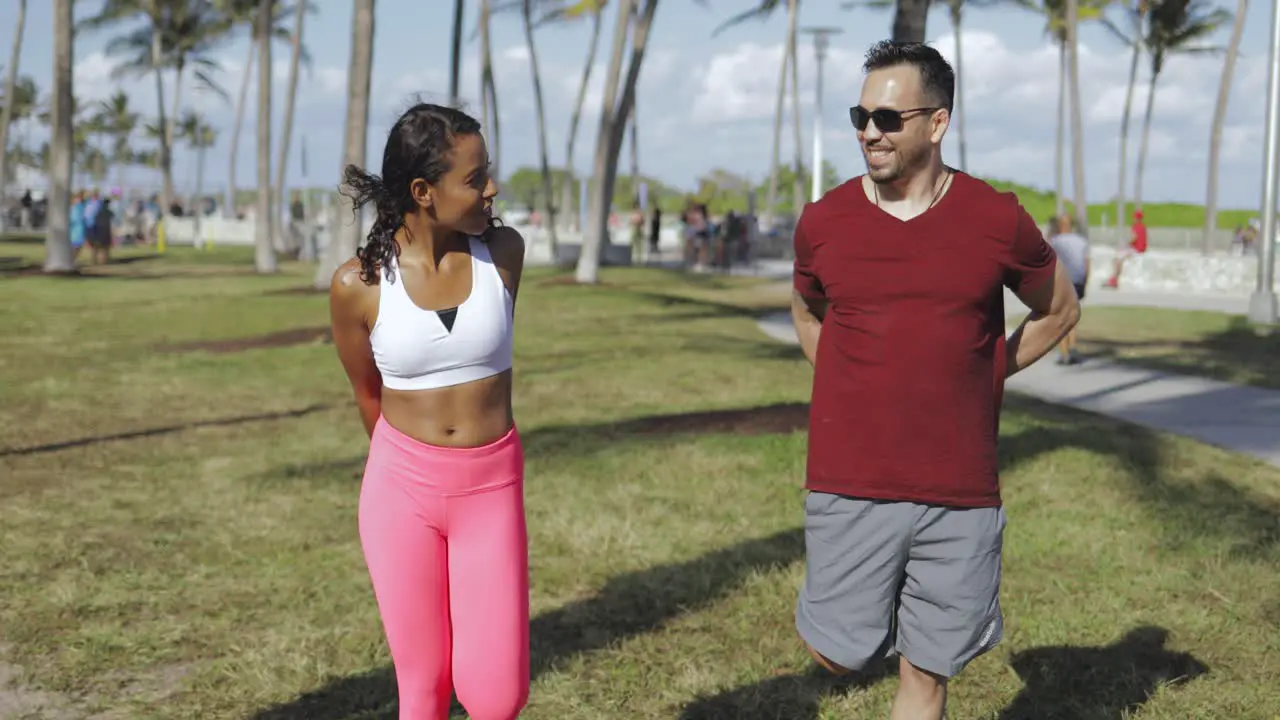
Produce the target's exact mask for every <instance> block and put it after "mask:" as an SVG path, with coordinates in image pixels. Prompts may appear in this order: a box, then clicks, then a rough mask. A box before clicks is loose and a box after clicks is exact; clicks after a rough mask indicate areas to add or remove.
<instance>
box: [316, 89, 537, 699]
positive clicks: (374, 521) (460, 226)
mask: <svg viewBox="0 0 1280 720" xmlns="http://www.w3.org/2000/svg"><path fill="white" fill-rule="evenodd" d="M345 185H346V187H345V188H344V192H345V193H346V194H348V196H350V197H351V198H352V199H353V201H354V203H355V206H356V207H357V208H359V207H361V206H363V205H365V204H366V203H372V204H373V205H374V206H375V207H376V208H377V220H376V221H375V222H374V225H373V229H372V230H371V231H370V233H369V237H368V243H367V244H366V245H365V246H364V247H363V248H361V249H360V250H359V251H358V252H357V253H356V257H355V258H353V259H351V260H349V261H348V262H347V263H346V264H344V265H343V266H342V267H341V268H339V269H338V271H337V273H335V274H334V277H333V281H332V283H331V286H330V292H329V296H330V316H331V323H332V328H333V340H334V345H335V346H336V347H337V351H338V357H339V359H340V360H341V362H342V366H343V368H344V369H345V370H346V373H347V377H348V378H349V379H350V381H351V387H352V389H353V390H354V392H355V400H356V406H357V407H358V408H359V410H360V417H361V419H362V420H363V421H364V426H365V430H366V431H367V432H368V433H369V436H370V443H369V458H368V461H367V463H366V466H365V472H364V479H363V481H362V484H361V490H360V507H359V513H358V515H359V531H360V541H361V546H362V548H363V549H364V556H365V562H366V564H367V565H368V568H369V575H370V579H371V580H372V584H373V592H374V596H375V598H376V601H377V604H378V610H379V612H380V614H381V616H382V625H383V630H384V631H385V633H386V638H387V644H388V646H389V648H390V651H391V657H392V660H393V661H394V663H395V670H396V680H397V683H398V685H399V694H400V720H445V719H446V718H448V716H449V701H450V696H451V693H452V692H456V693H457V696H458V700H459V702H461V703H462V705H463V706H464V707H465V708H466V710H467V712H468V713H469V714H470V716H471V717H472V718H474V720H512V719H513V718H515V717H516V716H517V714H519V712H520V710H521V708H523V707H524V704H525V701H526V699H527V698H528V693H529V577H528V574H529V570H528V568H529V564H528V544H527V538H526V532H525V512H524V453H523V449H522V446H521V444H520V437H519V434H518V433H517V432H516V428H515V423H514V420H513V418H512V412H511V338H512V320H513V309H514V305H515V299H516V294H517V290H518V288H519V284H520V274H521V271H522V269H523V267H524V241H523V239H522V238H521V237H520V234H519V233H518V232H516V231H515V230H513V229H511V228H507V227H501V226H498V225H496V224H495V222H494V219H493V215H492V212H493V199H494V197H495V196H496V195H497V194H498V189H497V186H496V185H495V184H494V181H493V179H492V178H491V177H489V156H488V152H487V150H486V148H485V142H484V138H483V137H481V135H480V124H479V123H477V122H476V121H475V119H474V118H472V117H470V116H469V115H467V114H465V113H463V112H461V111H459V110H455V109H453V108H449V107H442V106H439V105H428V104H421V105H416V106H414V107H413V108H411V109H410V110H409V111H408V112H406V113H405V114H404V115H403V116H401V117H400V119H399V120H398V121H397V122H396V124H395V126H394V127H392V128H391V134H390V137H388V138H387V146H386V150H385V151H384V153H383V157H382V176H381V177H380V178H379V177H376V176H373V175H370V174H368V173H366V172H364V171H362V170H361V169H359V168H357V167H354V166H349V167H348V168H347V170H346V176H345Z"/></svg>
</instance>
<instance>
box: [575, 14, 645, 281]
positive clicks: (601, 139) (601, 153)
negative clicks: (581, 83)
mask: <svg viewBox="0 0 1280 720" xmlns="http://www.w3.org/2000/svg"><path fill="white" fill-rule="evenodd" d="M631 5H632V0H621V2H619V7H618V12H619V18H618V25H617V28H616V31H615V33H614V48H613V58H612V59H611V60H610V63H609V74H608V75H606V77H605V102H604V104H603V107H602V108H601V112H600V133H599V135H597V137H596V156H595V177H596V180H597V181H596V183H595V185H594V187H592V189H591V214H590V217H589V219H588V234H587V235H585V236H584V237H583V239H582V253H581V255H579V257H578V267H577V269H576V271H575V273H574V277H575V278H576V279H577V281H578V282H580V283H595V282H597V281H598V280H599V275H600V247H601V244H602V243H603V241H604V238H605V237H606V235H607V233H608V229H609V208H610V206H611V204H612V201H613V186H614V182H615V181H616V180H617V177H618V151H619V150H620V149H621V148H622V136H623V131H624V130H625V129H626V123H627V117H628V115H629V114H630V112H631V105H632V103H634V102H635V94H636V82H637V80H639V78H640V67H641V65H642V64H643V63H644V52H645V47H646V46H647V45H648V42H649V28H650V27H651V26H652V25H653V16H654V13H655V12H656V11H657V9H658V0H646V1H645V5H644V10H643V11H642V12H640V14H639V18H638V20H637V22H636V28H635V35H634V37H633V40H632V47H631V63H630V65H629V66H628V68H627V77H626V79H625V80H624V81H623V82H622V99H621V101H620V102H618V103H617V105H616V108H615V99H616V96H617V93H618V76H619V75H620V74H621V70H622V67H621V66H622V51H623V49H624V47H625V45H626V42H627V26H628V25H629V24H630V16H631V12H630V9H631Z"/></svg>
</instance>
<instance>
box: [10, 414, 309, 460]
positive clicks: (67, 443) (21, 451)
mask: <svg viewBox="0 0 1280 720" xmlns="http://www.w3.org/2000/svg"><path fill="white" fill-rule="evenodd" d="M327 409H329V406H328V405H308V406H307V407H304V408H299V409H297V410H284V411H281V412H270V413H258V414H255V415H237V416H235V417H229V418H218V419H216V420H197V421H195V422H188V423H178V424H174V425H164V426H161V427H154V428H147V429H144V430H131V431H129V432H122V433H114V434H111V435H94V436H90V437H85V438H77V439H75V440H63V441H60V442H54V443H46V444H44V445H32V446H29V447H20V448H4V449H0V457H8V456H16V455H37V454H40V453H47V452H57V451H59V450H67V449H69V448H75V447H85V446H87V445H97V444H99V443H105V442H113V441H116V440H136V439H138V438H145V437H155V436H157V435H168V434H170V433H176V432H182V431H184V430H193V429H195V428H202V427H220V426H226V425H240V424H243V423H248V422H260V421H263V420H286V419H289V418H297V417H302V416H303V415H310V414H311V413H314V412H319V411H321V410H327Z"/></svg>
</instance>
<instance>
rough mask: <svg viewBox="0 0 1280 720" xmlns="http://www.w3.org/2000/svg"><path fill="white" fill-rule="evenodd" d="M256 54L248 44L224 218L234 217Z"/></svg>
mask: <svg viewBox="0 0 1280 720" xmlns="http://www.w3.org/2000/svg"><path fill="white" fill-rule="evenodd" d="M257 54H258V46H257V45H255V44H254V43H249V59H248V60H246V61H245V63H244V74H243V75H242V76H241V79H240V95H239V97H237V98H236V119H235V124H234V125H232V126H231V157H230V159H229V160H228V162H229V167H228V168H227V200H226V203H227V206H226V207H225V208H223V216H224V217H228V218H230V217H235V214H236V158H238V157H239V155H240V128H241V127H243V126H244V106H245V101H246V100H248V99H249V79H250V78H251V77H253V75H252V72H253V59H254V57H255V56H257Z"/></svg>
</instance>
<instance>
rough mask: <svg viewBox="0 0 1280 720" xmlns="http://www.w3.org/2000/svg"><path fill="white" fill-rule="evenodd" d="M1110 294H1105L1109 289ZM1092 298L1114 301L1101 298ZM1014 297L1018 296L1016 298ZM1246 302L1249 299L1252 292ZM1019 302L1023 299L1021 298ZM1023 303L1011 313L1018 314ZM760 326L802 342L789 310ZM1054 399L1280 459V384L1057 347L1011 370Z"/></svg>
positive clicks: (1170, 300)
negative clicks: (1244, 382)
mask: <svg viewBox="0 0 1280 720" xmlns="http://www.w3.org/2000/svg"><path fill="white" fill-rule="evenodd" d="M1103 297H1107V296H1103ZM1109 299H1111V300H1112V301H1113V302H1117V304H1130V305H1148V306H1156V307H1170V306H1171V305H1172V306H1173V307H1176V308H1179V309H1189V310H1190V309H1196V310H1217V309H1221V310H1222V311H1226V312H1233V311H1234V310H1233V308H1234V307H1235V305H1232V304H1231V303H1232V301H1233V299H1231V298H1211V299H1208V300H1205V299H1203V298H1196V297H1193V296H1192V297H1177V296H1164V297H1161V296H1152V295H1145V296H1144V295H1143V294H1141V293H1123V292H1113V293H1110V294H1109ZM1090 300H1091V298H1087V299H1086V301H1085V303H1086V306H1087V305H1090V304H1094V305H1101V304H1110V303H1107V302H1106V300H1103V299H1102V298H1099V300H1097V301H1093V302H1090ZM1015 302H1016V301H1015ZM1243 302H1244V303H1245V305H1246V306H1247V304H1248V299H1247V298H1244V299H1243ZM1019 305H1020V304H1019ZM1020 314H1021V308H1019V309H1017V310H1013V311H1012V312H1011V315H1015V316H1016V315H1020ZM759 325H760V329H761V330H762V331H764V333H765V334H767V335H769V336H770V337H772V338H775V339H777V340H779V341H781V342H787V343H792V344H794V343H795V342H796V338H795V332H794V328H793V327H792V324H791V317H790V316H789V315H787V314H785V313H779V314H774V315H770V316H767V317H765V318H762V319H760V321H759ZM1005 387H1007V388H1008V389H1009V390H1010V391H1012V392H1019V393H1023V394H1026V395H1030V396H1033V397H1037V398H1040V399H1041V400H1045V401H1048V402H1052V403H1058V404H1062V405H1069V406H1071V407H1076V408H1079V409H1081V410H1088V411H1091V412H1096V413H1100V414H1103V415H1108V416H1110V417H1114V418H1118V419H1121V420H1127V421H1129V422H1133V423H1137V424H1139V425H1143V426H1146V427H1149V428H1153V429H1157V430H1164V431H1168V432H1172V433H1177V434H1179V435H1185V436H1187V437H1192V438H1195V439H1197V440H1200V441H1202V442H1206V443H1209V444H1212V445H1217V446H1219V447H1223V448H1226V449H1228V450H1234V451H1236V452H1240V453H1244V454H1247V455H1252V456H1254V457H1256V458H1259V459H1261V460H1263V461H1265V462H1268V463H1270V464H1272V465H1275V466H1277V467H1280V390H1267V389H1264V388H1257V387H1246V386H1239V385H1232V384H1231V383H1225V382H1220V381H1217V380H1208V379H1205V378H1199V377H1193V376H1189V375H1175V374H1172V373H1164V372H1157V371H1155V370H1146V369H1143V368H1138V367H1133V366H1129V365H1124V364H1122V363H1117V362H1111V361H1106V360H1087V361H1086V362H1085V363H1083V364H1081V365H1074V366H1062V365H1058V364H1056V363H1054V362H1053V355H1052V353H1051V354H1050V355H1048V356H1046V357H1045V358H1044V359H1042V360H1041V361H1040V362H1038V363H1036V364H1035V365H1033V366H1032V367H1030V368H1027V369H1026V370H1023V371H1022V372H1020V373H1018V374H1017V375H1015V376H1014V377H1012V378H1010V379H1009V381H1008V383H1007V384H1006V386H1005Z"/></svg>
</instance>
